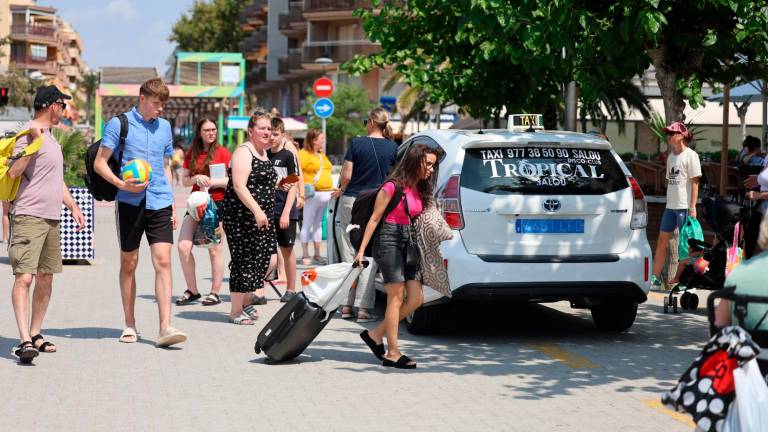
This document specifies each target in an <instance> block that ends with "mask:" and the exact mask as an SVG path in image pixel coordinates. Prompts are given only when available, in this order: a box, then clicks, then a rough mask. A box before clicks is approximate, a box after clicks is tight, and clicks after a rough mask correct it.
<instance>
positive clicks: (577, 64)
mask: <svg viewBox="0 0 768 432" xmlns="http://www.w3.org/2000/svg"><path fill="white" fill-rule="evenodd" d="M374 3H375V7H376V9H367V10H366V9H360V10H358V11H357V14H358V15H359V16H360V17H361V18H362V21H363V27H364V29H365V31H366V33H367V35H368V37H369V38H370V39H371V40H373V41H377V42H380V43H381V47H382V49H381V52H379V53H377V54H373V55H369V56H357V57H355V58H354V59H353V60H352V61H350V62H349V63H348V64H346V65H344V67H345V68H346V69H347V70H349V71H351V72H354V73H362V72H366V71H368V70H371V69H372V68H374V67H384V66H388V65H395V69H396V71H397V72H398V73H400V74H402V75H403V76H404V77H405V81H406V83H407V84H408V85H410V86H415V87H419V88H422V89H424V90H425V94H426V95H428V97H429V98H430V102H433V103H434V102H440V101H454V102H455V103H457V104H458V105H460V106H462V107H465V108H466V110H467V111H468V112H469V113H470V114H472V115H473V116H476V117H486V118H488V117H492V116H495V117H498V115H499V113H500V112H501V111H502V109H503V108H504V107H506V109H507V110H508V111H517V112H530V111H538V112H544V113H545V114H546V113H550V115H548V116H547V115H545V117H553V116H552V115H551V114H553V112H556V111H560V110H561V101H562V99H563V89H564V87H565V85H566V84H567V83H568V82H570V81H575V82H576V83H577V84H578V86H579V97H580V101H581V103H582V104H583V105H585V106H587V107H591V109H593V110H594V108H595V107H596V106H600V105H603V104H604V102H605V101H606V100H615V99H616V98H617V96H618V97H619V98H620V99H622V100H624V102H625V103H627V104H630V107H634V108H638V109H640V108H642V107H643V105H644V104H643V103H642V101H640V103H639V104H636V103H635V102H637V100H636V98H635V96H636V93H637V92H633V91H632V90H631V89H630V88H629V87H627V86H626V85H625V84H626V83H627V82H628V80H630V79H632V78H633V77H635V76H637V75H639V74H642V73H643V72H644V71H645V70H646V69H648V67H649V66H650V65H651V64H653V65H654V66H655V68H656V73H657V77H658V78H659V85H660V89H661V92H662V96H663V98H664V101H665V107H667V109H666V110H665V111H666V113H665V114H666V115H667V117H668V119H679V118H681V117H682V106H683V105H682V103H683V101H685V100H688V101H690V102H691V104H692V105H694V106H696V105H697V104H700V103H701V102H703V99H702V98H701V85H702V83H704V82H731V81H732V80H733V79H735V77H736V76H740V77H743V78H745V79H746V78H749V77H751V76H752V75H754V74H755V73H756V72H757V71H758V70H760V66H759V65H761V64H765V62H764V58H765V55H766V52H768V44H766V40H768V36H767V35H766V28H768V13H767V12H766V6H765V4H764V3H756V2H750V1H748V0H646V1H635V0H620V1H613V2H607V1H591V0H571V1H561V2H552V1H548V0H527V1H522V0H518V1H508V2H502V1H495V0H471V1H463V2H455V1H450V0H409V1H407V2H406V1H404V0H392V1H388V2H386V3H384V4H382V3H381V2H380V1H374ZM737 54H739V56H737ZM737 59H738V60H740V61H736V60H737ZM729 63H730V64H731V66H728V67H725V66H724V65H726V64H729ZM763 70H764V69H763ZM624 90H628V91H629V92H628V93H627V94H622V93H617V91H620V92H621V91H624ZM596 104H597V105H596ZM633 104H634V106H633ZM596 113H597V112H596ZM605 114H606V115H610V116H611V117H614V116H615V115H617V114H620V112H619V111H618V110H615V109H611V108H610V107H608V109H607V112H605Z"/></svg>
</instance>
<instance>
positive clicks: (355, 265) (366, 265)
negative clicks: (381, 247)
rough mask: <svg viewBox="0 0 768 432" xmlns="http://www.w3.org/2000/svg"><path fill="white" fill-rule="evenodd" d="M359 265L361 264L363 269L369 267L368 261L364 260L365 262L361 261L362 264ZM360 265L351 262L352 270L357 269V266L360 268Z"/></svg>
mask: <svg viewBox="0 0 768 432" xmlns="http://www.w3.org/2000/svg"><path fill="white" fill-rule="evenodd" d="M360 264H362V265H363V268H368V266H369V265H370V264H371V263H370V261H368V260H366V261H363V262H362V263H360ZM360 264H358V263H357V262H353V263H352V268H357V267H359V266H360Z"/></svg>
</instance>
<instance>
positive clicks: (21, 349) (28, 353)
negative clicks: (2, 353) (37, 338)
mask: <svg viewBox="0 0 768 432" xmlns="http://www.w3.org/2000/svg"><path fill="white" fill-rule="evenodd" d="M13 353H14V354H15V355H16V357H18V358H19V361H20V362H21V363H24V364H32V359H34V358H35V357H37V356H38V355H39V354H40V352H39V351H38V350H37V348H35V345H34V344H33V343H32V341H24V342H22V343H20V344H19V346H17V347H16V350H15V351H14V352H13Z"/></svg>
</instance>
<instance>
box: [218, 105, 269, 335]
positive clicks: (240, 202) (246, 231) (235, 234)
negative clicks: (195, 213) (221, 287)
mask: <svg viewBox="0 0 768 432" xmlns="http://www.w3.org/2000/svg"><path fill="white" fill-rule="evenodd" d="M271 133H272V125H271V123H270V118H269V115H267V114H255V115H254V116H253V117H251V119H250V121H249V122H248V141H246V142H245V143H243V144H242V145H240V146H239V147H237V148H236V149H235V151H234V152H233V153H232V159H231V161H230V165H229V166H230V168H229V183H228V184H227V191H226V193H225V196H224V209H223V218H224V232H225V234H226V237H227V244H229V253H230V255H231V256H232V260H231V261H230V263H229V270H230V276H229V291H230V293H231V294H232V309H231V310H230V314H229V318H230V321H231V322H232V323H234V324H239V325H253V323H254V321H255V320H256V319H257V318H258V314H257V312H256V309H255V308H254V307H253V306H252V305H251V302H250V299H251V293H253V292H254V291H255V290H256V289H258V288H261V287H262V285H263V282H264V277H265V275H266V274H267V270H268V269H269V265H270V259H271V257H272V255H273V254H275V253H276V252H277V240H276V237H275V227H274V226H272V225H271V224H270V223H269V220H270V216H271V215H272V214H273V213H274V207H275V185H276V182H277V173H276V172H275V170H274V168H273V167H272V163H271V162H270V161H269V159H268V158H267V153H266V149H268V148H269V147H270V143H269V138H270V136H271Z"/></svg>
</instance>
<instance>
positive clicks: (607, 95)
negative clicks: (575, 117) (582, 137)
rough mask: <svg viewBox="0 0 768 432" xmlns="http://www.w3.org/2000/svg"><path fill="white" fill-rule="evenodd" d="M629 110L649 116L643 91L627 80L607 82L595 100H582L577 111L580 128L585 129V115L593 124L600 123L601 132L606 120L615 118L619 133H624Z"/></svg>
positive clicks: (649, 110) (649, 108)
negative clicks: (578, 111)
mask: <svg viewBox="0 0 768 432" xmlns="http://www.w3.org/2000/svg"><path fill="white" fill-rule="evenodd" d="M631 110H637V111H638V112H639V113H640V114H641V115H642V116H643V118H646V119H647V118H649V117H650V115H651V110H652V109H651V105H650V103H649V102H648V98H647V97H646V96H645V94H644V93H643V91H642V90H641V89H640V88H639V87H638V86H637V85H635V84H634V83H633V82H632V81H629V80H626V81H620V82H616V83H608V84H606V85H605V86H604V87H603V89H602V92H601V93H600V95H599V96H598V97H597V99H596V100H593V101H582V104H581V108H580V113H579V114H580V117H581V126H582V129H583V130H585V131H586V130H587V117H590V118H591V119H592V122H593V124H595V125H598V124H599V125H600V130H601V131H602V132H605V127H606V124H607V123H608V120H615V121H616V123H617V125H618V127H619V133H624V130H625V126H626V119H627V115H628V114H629V111H631Z"/></svg>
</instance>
